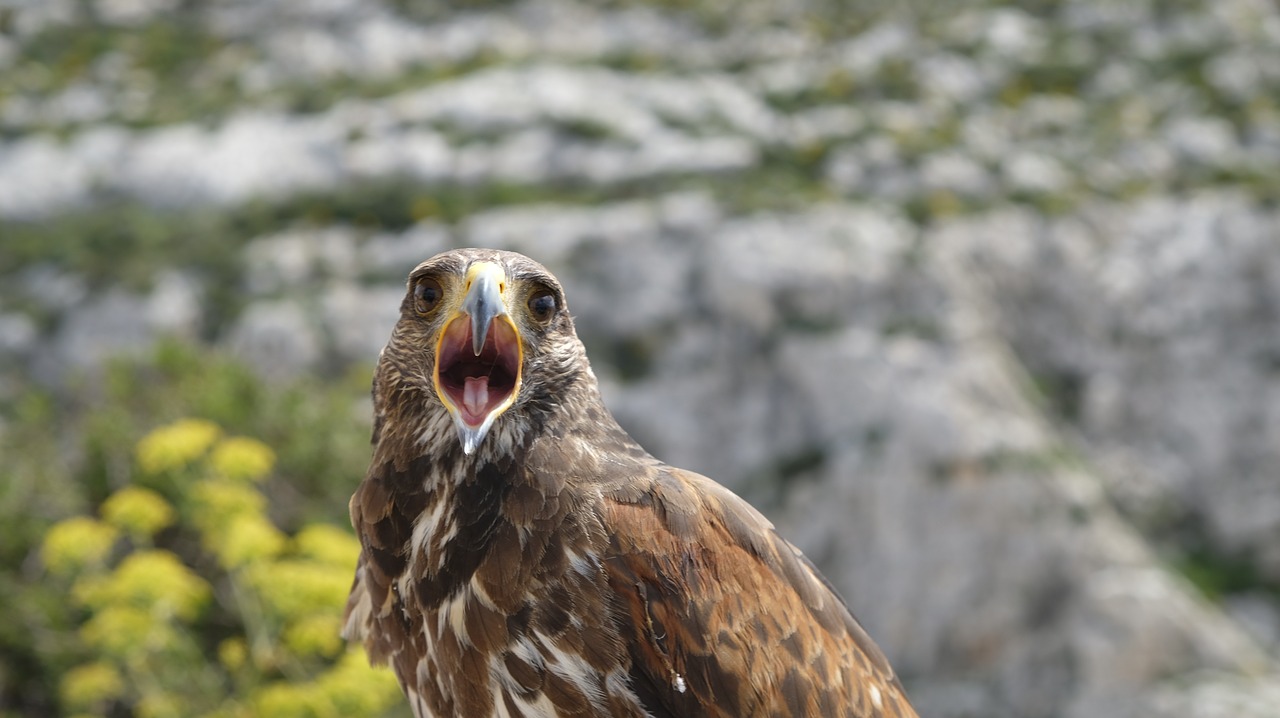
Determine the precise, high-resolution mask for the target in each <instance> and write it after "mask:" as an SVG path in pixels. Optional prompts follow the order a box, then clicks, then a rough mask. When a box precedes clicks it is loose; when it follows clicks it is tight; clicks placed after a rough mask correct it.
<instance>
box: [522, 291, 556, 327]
mask: <svg viewBox="0 0 1280 718" xmlns="http://www.w3.org/2000/svg"><path fill="white" fill-rule="evenodd" d="M529 311H530V312H533V316H534V318H535V319H537V320H538V321H540V322H545V321H548V320H549V319H551V316H552V315H553V314H555V313H556V295H554V294H552V293H551V292H550V291H549V290H546V289H543V290H542V291H539V292H537V293H536V294H534V295H533V296H532V297H529Z"/></svg>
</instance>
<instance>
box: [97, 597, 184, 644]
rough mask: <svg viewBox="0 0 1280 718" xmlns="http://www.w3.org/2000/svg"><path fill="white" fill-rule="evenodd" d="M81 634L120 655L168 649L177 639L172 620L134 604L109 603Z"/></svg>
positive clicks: (98, 612)
mask: <svg viewBox="0 0 1280 718" xmlns="http://www.w3.org/2000/svg"><path fill="white" fill-rule="evenodd" d="M80 637H81V638H82V639H84V642H85V643H86V644H88V645H89V646H90V647H91V648H94V649H96V650H99V651H102V652H103V653H105V654H107V655H111V656H119V657H128V656H134V655H137V654H139V653H145V652H147V651H155V650H160V649H164V648H167V647H169V646H172V645H173V644H174V643H175V642H176V641H177V636H176V634H174V632H173V628H172V627H171V626H169V624H168V623H165V622H158V621H156V620H154V618H153V617H152V615H151V614H150V613H148V612H147V611H144V610H141V609H138V608H134V607H132V606H107V607H106V608H103V609H102V610H100V611H97V612H96V613H94V614H93V617H92V618H90V619H89V620H88V621H87V622H85V624H84V626H82V627H81V628H80Z"/></svg>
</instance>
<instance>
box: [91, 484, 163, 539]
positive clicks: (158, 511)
mask: <svg viewBox="0 0 1280 718" xmlns="http://www.w3.org/2000/svg"><path fill="white" fill-rule="evenodd" d="M102 518H104V519H106V520H107V523H110V524H111V525H113V526H116V527H117V528H121V529H124V530H125V531H128V532H129V533H131V534H133V535H134V536H152V535H154V534H155V533H156V532H157V531H159V530H160V529H163V528H165V527H167V526H169V525H171V524H172V523H173V520H174V511H173V507H172V506H170V505H169V502H167V501H165V500H164V498H163V497H161V496H160V494H157V493H156V492H154V491H152V490H150V489H144V488H141V487H138V486H126V487H125V488H123V489H120V490H119V491H117V492H115V493H114V494H112V495H111V496H110V497H109V498H108V499H107V500H106V502H105V503H103V504H102Z"/></svg>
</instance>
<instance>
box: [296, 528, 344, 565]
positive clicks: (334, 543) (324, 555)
mask: <svg viewBox="0 0 1280 718" xmlns="http://www.w3.org/2000/svg"><path fill="white" fill-rule="evenodd" d="M293 540H294V544H295V545H296V546H297V549H298V553H299V554H301V555H302V556H305V557H306V558H310V559H314V560H316V561H318V562H319V563H323V564H325V565H327V566H334V567H337V568H341V569H343V570H346V571H353V570H355V567H356V558H357V557H359V556H360V542H359V541H357V540H356V537H355V536H354V535H352V533H351V532H350V531H345V530H343V529H340V528H338V527H337V526H333V525H331V524H310V525H308V526H306V527H305V528H303V529H302V530H301V531H299V532H298V535H297V536H295V537H294V539H293Z"/></svg>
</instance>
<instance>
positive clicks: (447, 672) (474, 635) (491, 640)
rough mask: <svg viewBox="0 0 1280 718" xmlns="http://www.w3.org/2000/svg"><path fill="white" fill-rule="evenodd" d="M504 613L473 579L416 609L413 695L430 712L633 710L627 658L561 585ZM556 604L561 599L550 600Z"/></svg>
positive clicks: (553, 714)
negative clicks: (433, 604) (431, 605)
mask: <svg viewBox="0 0 1280 718" xmlns="http://www.w3.org/2000/svg"><path fill="white" fill-rule="evenodd" d="M543 588H544V590H543V591H542V592H541V593H538V594H531V595H529V596H528V597H527V599H526V600H525V601H524V602H523V603H522V604H521V605H520V606H519V608H518V610H516V611H513V612H508V611H503V610H500V609H499V608H498V607H497V606H496V605H495V604H494V603H493V600H492V597H491V596H489V595H488V594H487V593H486V591H485V590H484V588H483V586H482V585H481V584H480V583H479V582H478V581H475V580H473V581H472V582H469V583H468V585H467V586H466V587H465V588H464V589H463V590H461V591H459V592H458V593H457V594H456V595H455V596H452V597H450V598H449V599H448V600H446V601H444V602H442V603H441V604H440V606H439V607H438V608H436V609H434V610H430V611H426V612H424V614H423V618H424V622H423V626H422V630H423V632H424V636H425V639H426V640H425V641H424V643H423V647H424V649H425V650H424V655H423V658H422V660H421V661H420V663H419V666H418V669H417V671H416V675H415V676H414V678H416V683H417V692H418V693H419V694H420V696H421V698H422V700H423V703H424V704H425V705H426V706H428V707H430V708H431V709H432V710H433V712H432V713H427V714H426V715H438V716H455V715H456V716H477V717H485V716H491V717H494V718H499V717H501V718H508V717H509V718H516V717H519V716H523V717H524V718H559V717H560V716H632V715H634V716H642V715H645V713H644V712H643V711H642V710H641V709H640V707H639V704H638V703H637V702H636V699H635V698H634V696H633V695H632V693H631V689H630V686H629V683H628V680H627V673H626V668H627V661H626V660H625V658H624V657H623V655H621V652H617V653H611V652H610V650H609V649H608V647H610V646H619V645H620V643H619V642H618V641H617V639H616V637H614V636H612V635H608V634H607V633H606V630H607V627H606V621H605V620H604V617H603V616H601V615H594V616H592V615H585V614H584V615H580V614H578V613H576V612H575V611H574V606H573V602H572V597H571V596H569V595H568V594H566V593H565V588H564V587H563V586H561V585H553V586H544V587H543ZM556 601H561V602H562V603H556Z"/></svg>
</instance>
